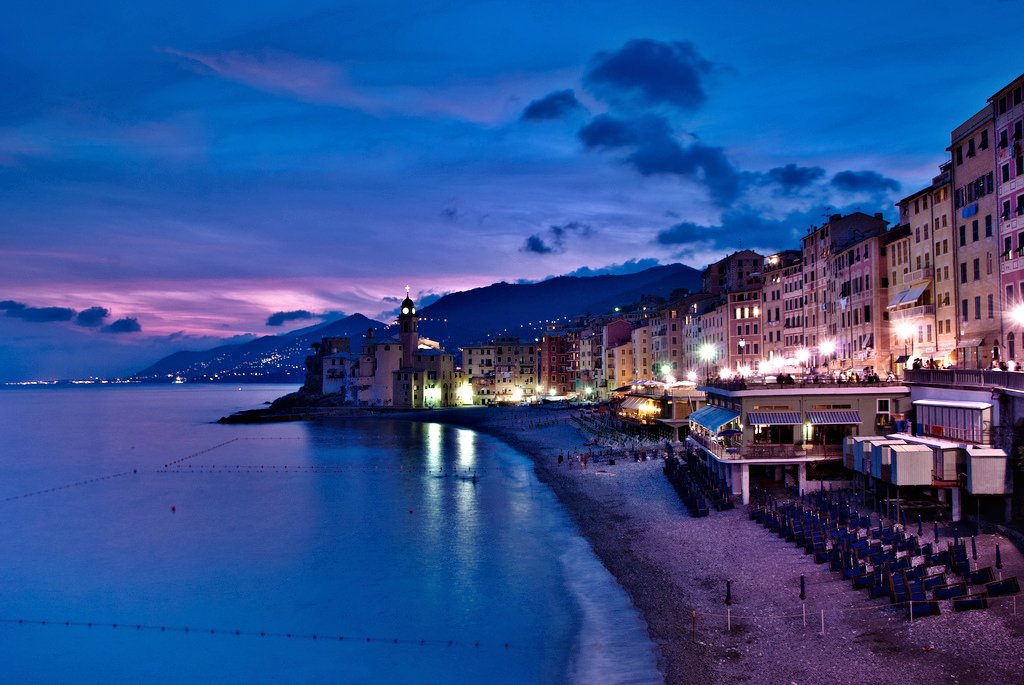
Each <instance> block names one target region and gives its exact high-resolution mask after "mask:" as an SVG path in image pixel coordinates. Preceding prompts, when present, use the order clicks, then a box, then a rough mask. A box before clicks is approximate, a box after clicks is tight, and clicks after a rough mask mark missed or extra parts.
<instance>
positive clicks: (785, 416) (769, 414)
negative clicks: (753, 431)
mask: <svg viewBox="0 0 1024 685" xmlns="http://www.w3.org/2000/svg"><path fill="white" fill-rule="evenodd" d="M747 423H749V424H750V425H752V426H798V425H800V424H801V423H803V420H802V419H801V418H800V412H798V411H751V412H747Z"/></svg>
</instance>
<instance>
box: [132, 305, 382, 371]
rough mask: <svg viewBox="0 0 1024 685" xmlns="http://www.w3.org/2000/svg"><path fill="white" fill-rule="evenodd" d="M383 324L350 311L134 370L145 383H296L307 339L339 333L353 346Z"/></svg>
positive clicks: (303, 365)
mask: <svg viewBox="0 0 1024 685" xmlns="http://www.w3.org/2000/svg"><path fill="white" fill-rule="evenodd" d="M383 326H384V324H382V323H381V322H379V321H374V320H373V319H369V318H367V317H365V316H363V315H362V314H353V315H351V316H346V317H344V318H341V319H337V320H335V321H330V322H328V323H325V324H320V325H317V326H310V327H307V328H302V329H300V330H297V331H292V332H290V333H285V334H283V335H267V336H263V337H262V338H257V339H256V340H250V341H249V342H245V343H239V344H234V345H221V346H219V347H215V348H213V349H212V350H205V351H185V352H175V353H174V354H171V355H168V356H166V357H164V358H163V359H161V360H160V361H158V362H156V363H155V364H152V365H151V366H149V367H147V368H145V369H143V370H142V371H139V372H138V373H137V374H135V376H134V378H136V379H138V380H141V381H148V382H170V381H172V380H173V379H174V378H175V377H180V378H182V379H184V380H186V381H189V382H197V381H210V382H216V381H223V382H230V383H238V382H250V383H292V382H294V383H301V382H302V380H303V379H304V378H305V375H306V367H305V359H306V355H308V354H309V353H310V349H309V347H310V345H311V344H312V343H314V342H319V340H320V339H321V338H326V337H342V338H352V340H353V345H354V346H358V345H360V344H361V343H362V339H363V336H364V335H365V334H366V331H367V330H368V329H370V328H373V329H378V328H382V327H383Z"/></svg>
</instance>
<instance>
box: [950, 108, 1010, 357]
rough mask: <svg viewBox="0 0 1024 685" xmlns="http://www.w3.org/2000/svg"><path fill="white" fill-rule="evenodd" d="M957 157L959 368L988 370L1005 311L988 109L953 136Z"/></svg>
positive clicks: (954, 175)
mask: <svg viewBox="0 0 1024 685" xmlns="http://www.w3.org/2000/svg"><path fill="white" fill-rule="evenodd" d="M950 138H951V144H950V146H949V151H950V153H951V154H952V156H953V163H952V166H951V170H952V175H951V184H952V187H953V210H954V212H955V213H954V217H953V222H954V225H955V233H954V236H955V241H954V247H953V250H954V252H953V254H954V259H955V261H956V265H957V273H956V282H957V297H958V299H959V301H960V302H959V313H960V315H959V316H958V317H957V327H958V331H957V340H958V343H957V349H958V353H957V364H958V365H959V366H962V367H964V368H975V369H980V368H987V367H988V366H989V365H991V363H992V359H993V358H994V357H996V356H998V355H999V338H1000V332H1001V330H1000V329H1001V326H1002V312H1000V311H997V308H996V302H997V298H998V297H999V286H998V283H999V278H998V273H999V272H998V271H996V264H995V259H996V256H997V254H998V251H999V242H998V240H999V239H998V236H997V235H996V225H995V222H996V216H997V211H998V205H997V198H996V192H995V190H996V189H995V175H996V169H995V165H996V163H995V154H994V152H993V149H992V147H993V145H994V144H995V119H994V117H993V115H992V107H991V106H990V105H989V106H986V107H985V108H983V109H982V110H981V111H979V112H978V113H977V114H975V115H974V116H972V117H971V118H970V119H968V120H967V121H965V122H964V123H963V124H961V125H960V126H958V127H957V128H955V129H954V130H953V132H952V134H951V136H950Z"/></svg>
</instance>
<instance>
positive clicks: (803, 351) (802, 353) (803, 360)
mask: <svg viewBox="0 0 1024 685" xmlns="http://www.w3.org/2000/svg"><path fill="white" fill-rule="evenodd" d="M810 358H811V353H810V352H809V351H808V350H807V348H806V347H801V348H800V349H799V350H797V351H796V360H797V361H798V362H800V367H801V368H802V369H803V372H804V375H805V376H806V375H807V360H808V359H810Z"/></svg>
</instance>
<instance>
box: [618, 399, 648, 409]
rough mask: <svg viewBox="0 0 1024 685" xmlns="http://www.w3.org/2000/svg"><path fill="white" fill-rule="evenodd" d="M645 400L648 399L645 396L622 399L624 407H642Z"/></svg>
mask: <svg viewBox="0 0 1024 685" xmlns="http://www.w3.org/2000/svg"><path fill="white" fill-rule="evenodd" d="M645 401H646V400H644V398H642V397H627V398H626V399H624V400H622V408H623V409H640V407H642V406H643V404H644V402H645Z"/></svg>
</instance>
